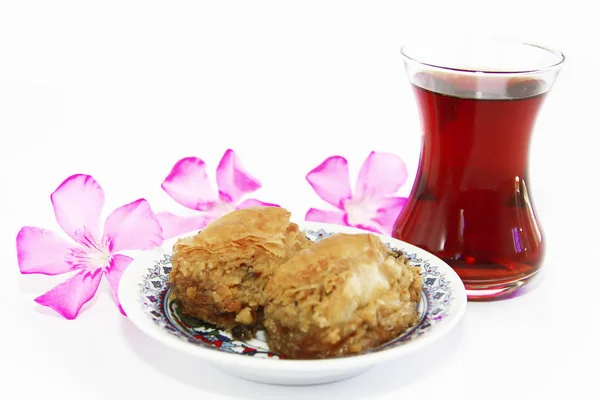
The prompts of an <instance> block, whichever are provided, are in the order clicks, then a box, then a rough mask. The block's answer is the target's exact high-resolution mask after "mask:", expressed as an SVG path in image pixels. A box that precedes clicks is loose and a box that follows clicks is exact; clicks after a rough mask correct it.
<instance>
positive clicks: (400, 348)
mask: <svg viewBox="0 0 600 400" xmlns="http://www.w3.org/2000/svg"><path fill="white" fill-rule="evenodd" d="M299 225H300V228H301V229H302V230H304V231H306V232H307V233H309V234H313V235H314V234H315V233H318V232H319V231H320V230H324V231H326V232H330V233H338V232H346V233H365V232H366V231H364V230H361V229H358V228H351V227H347V226H341V225H334V224H326V223H314V222H300V223H299ZM371 233H372V232H371ZM190 235H191V234H187V235H182V236H180V237H186V236H190ZM376 235H377V236H379V237H380V238H381V239H382V241H384V243H387V244H388V245H390V247H392V248H394V249H399V248H402V249H403V250H405V251H406V252H407V253H409V254H410V255H413V254H414V255H417V256H418V258H419V260H418V262H419V263H422V265H434V266H435V267H436V268H438V270H437V272H439V273H440V274H442V273H443V275H444V276H445V277H446V278H447V279H446V284H448V289H449V290H450V291H451V292H452V301H451V302H450V303H449V304H448V308H447V309H445V310H443V311H445V315H444V316H443V317H442V318H440V319H439V320H438V321H436V323H435V324H433V325H432V326H431V327H430V330H429V331H426V332H424V333H423V334H420V335H419V336H418V337H415V338H414V339H412V338H411V340H404V339H405V338H407V337H410V335H411V334H412V332H410V333H403V334H402V335H400V336H399V337H398V338H396V339H394V340H393V341H391V342H388V343H386V344H384V345H382V346H380V347H378V348H377V350H376V351H372V352H366V353H363V354H358V355H351V356H346V357H337V358H327V359H318V360H297V359H288V358H282V359H278V358H275V357H266V358H256V357H247V356H240V354H235V353H229V352H225V351H218V349H213V348H209V347H205V346H199V345H198V344H197V343H192V342H190V341H187V340H182V338H180V337H177V336H175V335H174V334H172V333H171V332H170V329H169V328H166V327H165V326H164V323H161V322H160V321H158V322H156V321H155V320H153V318H151V316H150V314H148V313H147V311H146V310H144V309H143V308H144V304H143V303H141V301H142V300H141V299H140V293H139V291H140V286H143V285H142V282H143V281H144V278H145V277H146V276H147V275H148V273H149V272H150V271H151V267H153V266H154V265H155V264H156V263H157V262H159V261H158V260H160V259H161V258H162V256H164V255H168V254H170V253H171V248H172V244H174V243H175V241H176V240H177V239H178V238H179V237H177V238H173V239H171V240H168V241H166V242H165V243H164V244H163V246H161V247H160V248H158V249H155V250H152V251H146V252H138V254H136V255H135V257H134V261H133V262H132V263H131V265H130V266H129V267H128V268H127V270H126V271H125V273H124V274H123V277H122V278H121V284H120V286H119V298H120V299H121V305H122V307H123V309H124V310H125V312H126V313H127V316H128V318H129V319H130V320H131V322H132V323H133V324H134V325H136V326H137V327H138V328H139V329H140V330H141V331H143V332H144V333H145V334H147V335H148V336H150V337H152V338H154V339H155V340H157V341H159V342H161V343H163V344H166V345H168V346H169V347H172V348H175V349H177V350H179V351H183V352H185V353H187V354H194V355H196V356H199V357H201V358H204V359H206V360H208V361H212V362H216V363H221V364H228V363H229V362H233V363H235V364H236V366H238V367H244V366H248V367H251V366H254V367H259V366H260V367H269V368H275V369H281V368H284V369H292V370H293V369H305V368H307V367H310V368H313V369H314V368H317V369H320V368H322V369H333V368H344V369H347V368H350V367H351V366H355V367H359V366H361V365H362V366H365V365H372V364H374V363H378V362H381V361H386V360H389V359H393V358H397V357H400V356H402V355H405V354H408V353H412V352H414V351H416V350H418V349H420V348H423V347H425V346H427V345H428V344H431V343H433V342H434V341H436V340H438V339H440V338H441V337H443V336H444V335H445V334H446V333H448V332H449V331H450V330H451V329H452V328H453V327H454V326H455V325H457V323H458V322H459V321H460V320H461V319H462V317H463V315H464V313H465V310H466V306H467V294H466V290H465V287H464V285H463V283H462V281H461V280H460V278H459V277H458V275H457V274H456V272H454V270H453V269H452V268H451V267H450V266H449V265H448V264H446V263H445V262H443V261H442V260H441V259H439V258H438V257H436V256H434V255H433V254H430V253H428V252H426V251H425V250H423V249H421V248H418V247H416V246H414V245H411V244H410V243H406V242H403V241H401V240H398V239H394V238H392V237H390V236H387V235H382V234H376ZM436 268H434V269H433V270H434V271H436ZM424 300H425V301H426V302H428V301H431V299H427V298H426V297H425V299H424ZM425 312H427V310H425ZM422 318H423V316H422ZM420 323H421V321H420V322H419V324H420ZM419 324H417V325H416V327H415V328H411V330H413V331H414V330H415V329H418V326H419ZM399 343H402V344H401V345H399Z"/></svg>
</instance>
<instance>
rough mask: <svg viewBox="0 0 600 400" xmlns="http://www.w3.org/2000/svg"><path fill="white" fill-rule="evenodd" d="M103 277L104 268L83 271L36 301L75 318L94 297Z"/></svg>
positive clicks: (68, 317) (63, 314) (69, 317)
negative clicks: (90, 271) (91, 271)
mask: <svg viewBox="0 0 600 400" xmlns="http://www.w3.org/2000/svg"><path fill="white" fill-rule="evenodd" d="M101 279H102V270H100V269H99V270H97V271H96V272H95V273H94V274H90V273H88V272H87V271H81V272H79V273H77V274H75V275H74V276H72V277H71V278H69V279H68V280H66V281H65V282H63V283H61V284H60V285H58V286H56V287H55V288H54V289H52V290H50V291H49V292H47V293H45V294H43V295H41V296H40V297H38V298H37V299H35V301H36V302H37V303H39V304H41V305H43V306H46V307H50V308H52V309H54V310H55V311H56V312H58V313H59V314H60V315H62V316H63V317H65V318H67V319H74V318H75V317H77V314H79V310H81V307H82V306H83V305H84V304H85V303H87V302H88V301H90V300H91V299H92V297H94V295H95V294H96V290H98V285H99V284H100V280H101Z"/></svg>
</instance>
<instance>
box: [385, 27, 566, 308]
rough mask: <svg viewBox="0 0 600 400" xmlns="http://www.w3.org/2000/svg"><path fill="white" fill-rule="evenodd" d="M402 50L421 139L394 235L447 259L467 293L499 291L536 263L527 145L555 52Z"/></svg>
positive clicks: (475, 46)
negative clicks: (413, 176) (416, 165)
mask: <svg viewBox="0 0 600 400" xmlns="http://www.w3.org/2000/svg"><path fill="white" fill-rule="evenodd" d="M402 54H403V57H404V63H405V67H406V71H407V73H408V78H409V80H410V82H411V84H412V86H413V89H414V93H415V96H416V100H417V105H418V109H419V113H420V117H421V126H422V129H423V139H422V148H421V158H420V161H419V168H418V171H417V175H416V180H415V184H414V186H413V189H412V192H411V194H410V197H409V200H408V203H407V204H406V206H405V207H404V209H403V210H402V212H401V214H400V215H399V217H398V220H397V221H396V225H395V227H394V232H393V236H394V237H396V238H398V239H401V240H404V241H406V242H409V243H412V244H414V245H416V246H419V247H421V248H423V249H425V250H427V251H429V252H431V253H434V254H435V255H437V256H438V257H440V258H441V259H443V260H444V261H445V262H447V263H448V264H449V265H450V266H452V268H454V270H455V271H456V272H457V273H458V275H459V276H460V277H461V279H462V280H463V282H464V284H465V286H466V288H467V293H468V295H469V299H471V300H486V299H493V298H500V297H503V296H505V295H507V294H508V293H510V292H512V291H514V289H516V288H518V287H519V286H521V285H523V284H524V283H526V282H527V281H528V280H529V279H530V278H532V277H533V276H534V275H535V274H536V272H538V270H539V268H540V266H541V263H542V258H543V255H544V239H543V237H542V231H541V228H540V223H539V221H538V219H537V218H536V215H535V211H534V207H533V203H532V196H531V193H530V192H529V190H528V185H529V177H528V159H529V143H530V138H531V134H532V129H533V127H534V123H535V120H536V117H537V115H538V112H539V110H540V107H541V105H542V103H543V101H544V99H545V98H546V96H547V94H548V91H549V90H550V88H551V87H552V84H553V83H554V81H555V79H556V77H557V75H558V72H559V70H560V68H561V66H562V64H563V61H564V56H563V55H562V53H560V52H558V51H555V50H551V49H548V48H545V47H542V46H538V45H534V44H527V43H521V42H515V41H512V40H504V39H498V40H496V39H488V40H484V39H477V40H459V41H442V40H440V41H435V42H430V43H423V44H414V45H406V46H404V47H403V48H402Z"/></svg>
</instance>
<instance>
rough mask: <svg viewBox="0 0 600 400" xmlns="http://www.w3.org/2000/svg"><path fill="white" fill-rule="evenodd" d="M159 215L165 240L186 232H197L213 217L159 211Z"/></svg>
mask: <svg viewBox="0 0 600 400" xmlns="http://www.w3.org/2000/svg"><path fill="white" fill-rule="evenodd" d="M157 217H158V222H159V223H160V225H161V226H162V229H163V237H164V239H165V240H167V239H171V238H173V237H175V236H179V235H183V234H184V233H188V232H197V231H199V230H200V229H202V228H204V227H205V226H206V224H208V223H209V222H210V221H211V220H212V219H213V218H211V217H209V216H207V215H198V216H193V217H180V216H178V215H175V214H171V213H169V212H161V213H158V214H157Z"/></svg>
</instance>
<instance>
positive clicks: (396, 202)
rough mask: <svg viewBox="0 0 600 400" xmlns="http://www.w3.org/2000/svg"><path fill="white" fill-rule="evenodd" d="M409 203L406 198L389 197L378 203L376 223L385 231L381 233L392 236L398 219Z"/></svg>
mask: <svg viewBox="0 0 600 400" xmlns="http://www.w3.org/2000/svg"><path fill="white" fill-rule="evenodd" d="M407 201H408V199H407V198H406V197H387V198H384V199H381V200H380V201H378V202H377V207H378V209H377V216H376V217H375V218H374V221H375V222H376V223H377V224H378V225H379V226H381V228H382V229H383V232H381V233H384V234H386V235H391V234H392V230H393V229H394V224H395V223H396V219H398V215H399V214H400V211H402V208H404V206H405V205H406V202H407Z"/></svg>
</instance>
